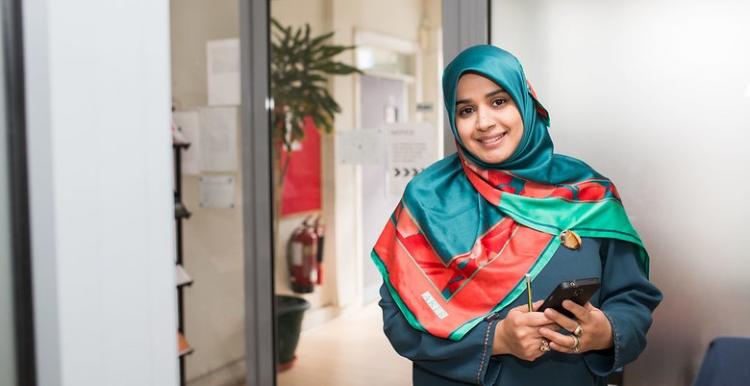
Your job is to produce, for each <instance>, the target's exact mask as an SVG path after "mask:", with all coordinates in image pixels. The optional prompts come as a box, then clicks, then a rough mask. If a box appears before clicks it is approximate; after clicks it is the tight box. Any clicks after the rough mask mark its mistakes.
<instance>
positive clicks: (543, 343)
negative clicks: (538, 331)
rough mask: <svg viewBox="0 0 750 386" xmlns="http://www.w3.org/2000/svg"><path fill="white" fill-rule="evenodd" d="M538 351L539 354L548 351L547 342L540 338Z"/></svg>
mask: <svg viewBox="0 0 750 386" xmlns="http://www.w3.org/2000/svg"><path fill="white" fill-rule="evenodd" d="M539 351H541V352H547V351H549V341H548V340H547V339H544V338H542V345H541V346H539Z"/></svg>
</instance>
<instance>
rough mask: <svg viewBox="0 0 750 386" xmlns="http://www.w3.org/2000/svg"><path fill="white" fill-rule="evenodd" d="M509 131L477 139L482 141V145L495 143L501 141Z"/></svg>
mask: <svg viewBox="0 0 750 386" xmlns="http://www.w3.org/2000/svg"><path fill="white" fill-rule="evenodd" d="M506 135H507V133H500V134H498V135H493V136H491V137H483V138H477V141H478V142H479V143H481V144H482V145H494V144H496V143H498V142H500V141H501V140H502V139H503V138H505V136H506Z"/></svg>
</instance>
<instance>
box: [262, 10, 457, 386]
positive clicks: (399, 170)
mask: <svg viewBox="0 0 750 386" xmlns="http://www.w3.org/2000/svg"><path fill="white" fill-rule="evenodd" d="M270 6H271V18H272V20H273V21H274V22H275V25H274V26H273V27H272V30H271V32H272V34H271V35H272V36H271V43H272V45H273V46H274V49H273V50H272V51H271V62H272V68H271V78H272V84H271V90H272V95H273V98H274V114H273V125H272V128H271V130H272V133H273V138H274V143H273V150H274V152H275V156H274V158H273V161H274V183H275V185H274V196H275V208H274V210H275V214H276V216H275V219H276V223H275V227H276V228H275V231H276V232H275V235H276V239H275V246H274V248H275V253H276V255H275V258H276V260H275V270H276V272H275V290H276V294H277V296H276V299H277V329H276V330H277V335H278V339H277V368H278V370H279V373H278V376H277V381H278V384H279V385H282V386H293V385H311V384H316V385H318V384H319V385H332V386H335V385H345V384H350V383H351V379H377V382H378V384H386V385H391V384H393V385H398V384H408V383H410V382H411V364H410V363H409V361H408V360H406V359H404V358H402V357H400V356H398V354H396V352H395V351H394V350H393V348H391V346H390V344H389V342H388V341H387V339H386V337H385V336H384V335H383V332H382V331H383V326H382V318H381V311H380V309H379V307H378V306H377V300H378V299H379V295H378V289H379V287H380V284H381V283H382V278H381V277H380V274H379V273H378V271H377V269H376V268H375V265H374V263H373V262H372V260H371V258H370V251H371V250H372V248H373V245H374V244H375V241H376V240H377V238H378V236H379V234H380V232H381V230H382V227H383V225H384V224H385V223H386V220H387V218H388V216H390V214H391V213H392V212H393V210H394V208H395V206H396V204H397V203H398V201H399V199H400V197H401V194H402V192H403V189H404V187H405V185H406V183H407V182H408V181H409V180H410V179H411V178H412V177H413V176H414V174H415V173H417V172H419V171H420V170H422V169H423V168H424V167H426V166H428V165H429V164H431V163H433V162H435V161H436V160H437V159H439V158H440V157H442V130H443V127H442V123H443V107H442V102H441V97H440V75H441V72H442V47H441V45H440V42H441V40H442V39H441V31H442V30H441V20H442V18H441V1H439V0H424V1H423V0H408V1H401V0H388V1H377V2H375V1H369V0H333V1H322V0H317V1H310V0H274V1H271V2H270ZM394 10H398V11H396V12H394ZM308 28H309V32H308ZM326 34H330V35H326ZM324 35H326V36H327V38H322V40H315V39H316V38H318V37H320V36H324ZM312 42H315V44H314V45H313V46H312V47H308V46H307V45H308V44H311V43H312ZM336 47H350V48H336ZM327 53H335V54H336V55H333V56H332V57H329V56H328V55H327ZM329 61H333V62H335V63H331V62H329ZM349 66H352V67H354V68H357V69H358V70H359V71H360V72H352V71H351V70H352V68H350V67H349ZM328 96H330V100H328V99H327V97H328ZM330 102H335V103H336V104H337V105H338V107H339V108H340V110H338V109H337V108H335V107H331V106H333V104H332V103H330ZM331 115H332V116H333V119H332V120H330V117H331Z"/></svg>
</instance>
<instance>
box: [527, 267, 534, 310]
mask: <svg viewBox="0 0 750 386" xmlns="http://www.w3.org/2000/svg"><path fill="white" fill-rule="evenodd" d="M526 293H528V294H529V312H531V311H534V306H533V304H532V302H531V275H529V274H528V273H527V274H526Z"/></svg>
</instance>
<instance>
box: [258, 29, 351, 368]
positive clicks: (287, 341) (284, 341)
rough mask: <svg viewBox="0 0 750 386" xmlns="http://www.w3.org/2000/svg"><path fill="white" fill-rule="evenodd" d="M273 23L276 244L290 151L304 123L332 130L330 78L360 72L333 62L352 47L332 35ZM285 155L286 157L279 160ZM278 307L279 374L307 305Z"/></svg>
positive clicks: (293, 302)
mask: <svg viewBox="0 0 750 386" xmlns="http://www.w3.org/2000/svg"><path fill="white" fill-rule="evenodd" d="M271 24H272V35H271V95H272V96H273V100H274V108H273V113H272V122H271V124H272V126H271V130H272V133H271V140H272V146H273V148H272V154H273V168H274V170H273V172H274V173H273V175H274V189H273V196H274V205H273V211H274V212H273V213H274V217H273V221H274V235H275V237H276V245H278V242H279V219H280V214H281V197H282V192H283V188H284V178H285V177H286V174H287V171H288V168H289V161H290V160H291V157H292V156H293V152H292V146H293V144H294V143H295V142H296V141H301V140H303V139H304V137H305V132H304V125H305V123H304V121H305V120H306V119H307V120H312V122H314V124H315V127H316V128H317V129H318V130H320V131H322V132H324V133H330V132H331V131H332V130H333V119H334V115H335V114H336V113H339V112H340V111H341V107H340V106H339V104H338V103H336V101H335V100H334V99H333V97H332V96H331V94H330V92H329V91H328V79H329V78H330V77H331V76H339V75H349V74H354V73H361V72H360V71H359V70H358V69H357V68H356V67H353V66H350V65H347V64H345V63H342V62H339V61H336V60H335V57H336V56H337V55H339V54H341V53H343V52H345V51H348V50H351V49H353V48H354V46H342V45H333V44H330V43H329V41H330V39H331V38H332V37H333V34H334V33H333V32H329V33H327V34H323V35H319V36H311V33H310V25H309V24H305V26H304V27H299V28H293V27H290V26H286V27H285V26H282V25H281V24H280V23H279V22H278V21H277V20H275V19H271ZM284 150H285V151H286V156H285V157H282V152H283V151H284ZM276 304H277V310H276V314H277V320H278V331H277V341H276V342H277V344H276V347H277V349H278V350H279V352H278V353H277V361H278V362H279V367H278V369H280V370H285V369H287V368H289V367H291V364H292V363H293V359H294V350H295V348H296V345H297V342H298V340H299V333H300V330H301V323H302V314H303V313H304V311H305V310H306V309H307V308H309V303H307V301H306V300H304V299H302V298H296V299H295V298H294V297H289V296H277V297H276ZM282 351H283V352H282Z"/></svg>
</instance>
